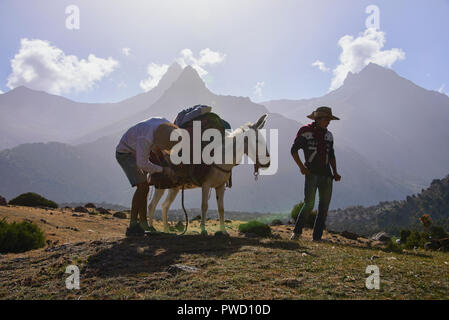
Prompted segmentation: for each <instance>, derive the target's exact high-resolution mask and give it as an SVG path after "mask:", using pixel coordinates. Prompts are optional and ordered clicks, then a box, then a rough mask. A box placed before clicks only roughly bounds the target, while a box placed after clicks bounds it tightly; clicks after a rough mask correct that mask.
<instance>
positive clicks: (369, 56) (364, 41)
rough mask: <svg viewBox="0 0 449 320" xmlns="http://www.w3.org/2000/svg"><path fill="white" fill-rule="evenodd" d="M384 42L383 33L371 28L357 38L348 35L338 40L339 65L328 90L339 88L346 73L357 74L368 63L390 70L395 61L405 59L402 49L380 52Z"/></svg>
mask: <svg viewBox="0 0 449 320" xmlns="http://www.w3.org/2000/svg"><path fill="white" fill-rule="evenodd" d="M385 42H386V39H385V33H384V32H382V31H378V30H376V29H373V28H369V29H366V30H365V32H364V33H361V34H359V36H358V37H357V38H354V37H353V36H350V35H346V36H343V37H342V38H340V40H339V41H338V45H339V46H340V47H341V49H342V52H341V54H340V64H339V65H338V66H337V67H336V68H335V69H334V70H333V73H334V77H333V79H332V83H331V86H330V88H329V90H334V89H337V88H338V87H340V86H341V85H342V84H343V82H344V80H345V78H346V76H347V74H348V72H353V73H357V72H359V71H361V70H362V69H363V68H364V67H365V66H367V65H368V64H369V63H370V62H373V63H376V64H378V65H380V66H383V67H388V68H391V66H392V65H393V64H394V63H395V62H396V61H397V60H402V59H404V58H405V53H404V51H402V49H398V48H393V49H391V50H382V48H383V47H384V45H385Z"/></svg>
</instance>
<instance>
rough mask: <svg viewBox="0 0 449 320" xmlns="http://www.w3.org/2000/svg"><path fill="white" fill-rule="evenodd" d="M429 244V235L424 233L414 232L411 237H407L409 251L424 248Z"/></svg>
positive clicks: (406, 245)
mask: <svg viewBox="0 0 449 320" xmlns="http://www.w3.org/2000/svg"><path fill="white" fill-rule="evenodd" d="M426 242H427V235H426V234H425V233H424V232H421V233H420V232H418V231H412V232H411V233H410V235H409V236H408V237H407V241H406V242H405V247H406V248H407V249H413V248H414V247H417V248H419V247H424V244H425V243H426Z"/></svg>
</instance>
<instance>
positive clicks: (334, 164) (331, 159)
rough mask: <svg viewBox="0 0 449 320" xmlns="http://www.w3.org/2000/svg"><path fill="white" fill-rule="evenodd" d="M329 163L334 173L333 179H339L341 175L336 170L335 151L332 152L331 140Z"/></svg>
mask: <svg viewBox="0 0 449 320" xmlns="http://www.w3.org/2000/svg"><path fill="white" fill-rule="evenodd" d="M329 163H330V165H331V167H332V172H333V173H334V179H335V181H340V179H341V176H340V175H339V174H338V172H337V160H336V159H335V152H334V144H333V142H332V148H331V153H330V159H329Z"/></svg>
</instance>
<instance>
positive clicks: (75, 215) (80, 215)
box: [72, 213, 84, 217]
mask: <svg viewBox="0 0 449 320" xmlns="http://www.w3.org/2000/svg"><path fill="white" fill-rule="evenodd" d="M72 217H84V214H76V213H74V214H72Z"/></svg>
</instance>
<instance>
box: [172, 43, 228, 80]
mask: <svg viewBox="0 0 449 320" xmlns="http://www.w3.org/2000/svg"><path fill="white" fill-rule="evenodd" d="M225 58H226V54H223V53H220V52H218V51H212V50H211V49H209V48H205V49H203V50H201V51H200V55H199V57H198V58H195V56H194V55H193V52H192V50H190V49H187V48H186V49H183V50H181V57H179V58H178V59H176V61H177V62H178V63H179V64H180V65H181V67H183V68H184V67H185V66H186V65H191V66H192V68H194V69H195V70H196V71H197V72H198V74H199V75H200V77H201V78H204V77H205V76H206V75H207V74H208V71H207V70H206V69H205V67H207V66H213V65H216V64H219V63H222V62H223V61H224V60H225Z"/></svg>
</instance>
